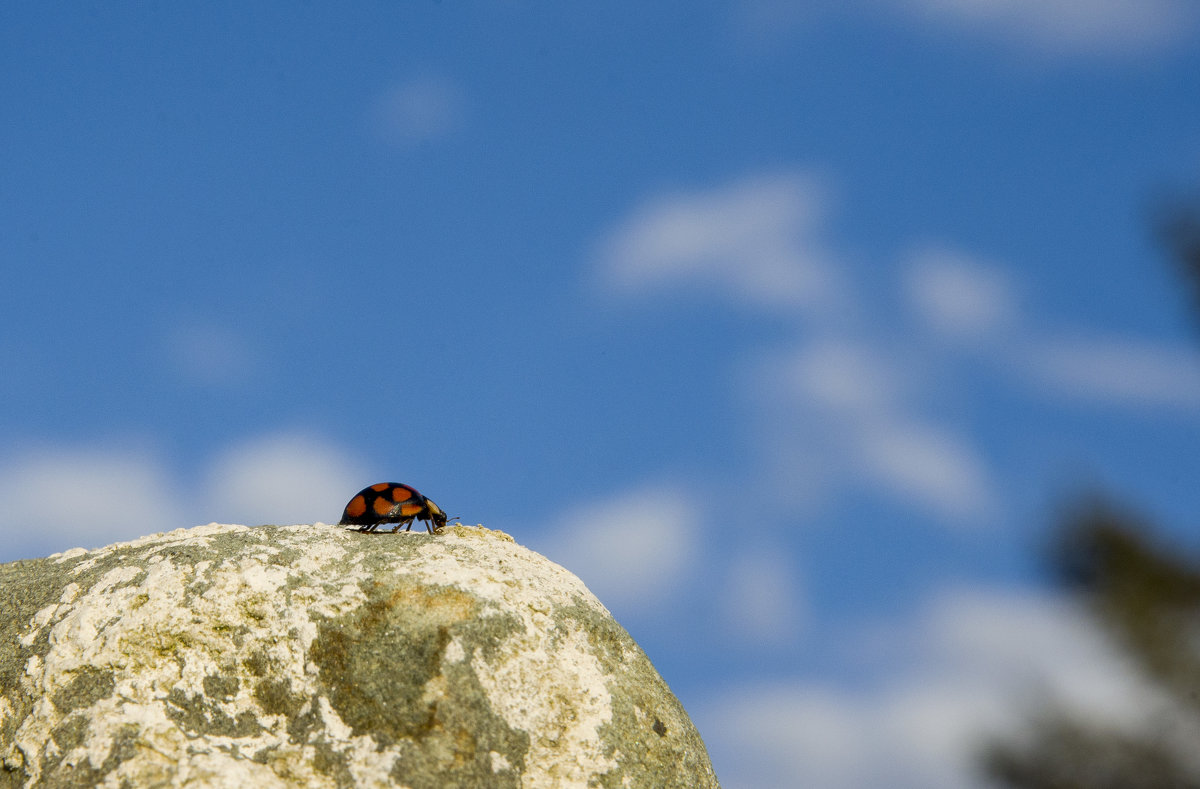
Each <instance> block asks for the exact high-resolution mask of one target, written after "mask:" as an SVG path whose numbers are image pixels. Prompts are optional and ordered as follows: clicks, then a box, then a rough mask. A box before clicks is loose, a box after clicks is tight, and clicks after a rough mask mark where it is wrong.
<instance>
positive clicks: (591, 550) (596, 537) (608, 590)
mask: <svg viewBox="0 0 1200 789" xmlns="http://www.w3.org/2000/svg"><path fill="white" fill-rule="evenodd" d="M700 524H701V521H700V512H699V510H698V508H697V506H696V504H695V498H694V497H691V496H688V495H687V494H686V493H685V492H684V491H683V490H680V489H677V488H674V487H669V486H660V487H646V488H642V489H637V490H631V491H628V492H626V493H623V494H619V495H615V496H613V497H612V498H605V499H604V500H602V501H598V502H594V503H591V504H587V505H584V506H581V507H578V508H577V509H575V510H574V511H572V512H569V513H567V514H566V515H565V516H564V517H562V518H561V519H560V520H559V525H558V526H557V527H556V528H555V531H554V534H553V535H552V536H551V537H550V538H549V539H547V540H545V541H544V544H543V545H542V546H541V550H542V553H544V554H545V555H546V556H548V557H549V558H551V559H553V560H554V561H556V562H558V563H559V564H561V565H562V566H563V567H566V568H567V569H568V570H570V571H571V572H573V573H575V574H576V575H578V576H579V577H580V578H582V579H583V581H584V583H586V584H587V586H588V588H589V589H591V590H592V593H593V594H595V595H596V596H597V597H598V598H600V601H601V602H602V603H604V604H605V605H606V606H608V607H610V608H620V607H622V606H627V605H629V606H631V605H632V604H635V603H636V604H637V606H638V607H639V608H640V609H642V610H646V609H651V608H653V607H654V606H655V604H656V602H657V601H665V600H666V599H668V598H669V597H670V596H671V595H672V593H673V592H674V591H675V590H676V589H678V588H679V586H680V585H681V583H682V582H683V581H684V580H686V579H687V577H688V576H689V575H690V573H691V572H692V570H693V569H694V565H695V562H696V559H697V550H696V546H697V545H698V543H699V542H700V541H701V540H703V539H705V535H703V534H702V533H701V531H700Z"/></svg>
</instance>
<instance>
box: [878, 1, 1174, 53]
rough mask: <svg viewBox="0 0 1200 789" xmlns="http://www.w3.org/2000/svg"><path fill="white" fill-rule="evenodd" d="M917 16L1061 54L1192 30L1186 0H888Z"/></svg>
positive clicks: (1127, 46)
mask: <svg viewBox="0 0 1200 789" xmlns="http://www.w3.org/2000/svg"><path fill="white" fill-rule="evenodd" d="M891 7H892V8H894V9H896V10H898V11H900V12H902V13H907V14H911V15H913V16H915V17H916V18H917V19H918V20H920V21H922V22H926V23H929V24H932V25H936V26H945V27H948V28H950V29H954V30H964V31H967V32H973V33H977V34H980V35H983V36H988V37H992V38H996V39H1000V40H1003V41H1010V42H1014V43H1017V44H1020V45H1024V46H1028V47H1032V48H1034V49H1037V50H1040V51H1043V52H1046V53H1050V54H1062V55H1123V54H1131V53H1133V54H1136V53H1141V52H1145V51H1150V50H1155V49H1159V48H1162V47H1164V46H1168V45H1170V44H1173V43H1175V42H1176V41H1178V40H1180V39H1181V38H1183V37H1185V36H1187V35H1188V34H1189V33H1190V32H1191V31H1193V30H1194V25H1195V22H1196V20H1197V14H1196V7H1195V4H1194V3H1192V2H1191V0H893V3H892V5H891Z"/></svg>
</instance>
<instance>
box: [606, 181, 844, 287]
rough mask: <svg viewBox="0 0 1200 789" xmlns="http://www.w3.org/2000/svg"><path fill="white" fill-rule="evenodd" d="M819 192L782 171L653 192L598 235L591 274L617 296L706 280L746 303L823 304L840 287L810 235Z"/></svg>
mask: <svg viewBox="0 0 1200 789" xmlns="http://www.w3.org/2000/svg"><path fill="white" fill-rule="evenodd" d="M824 201H825V194H824V190H822V189H821V188H820V187H819V186H818V185H817V183H816V181H815V180H814V179H813V178H811V177H807V176H803V175H792V174H770V175H764V176H759V177H754V178H747V179H745V180H742V181H739V182H737V183H734V184H731V185H728V186H725V187H722V188H718V189H713V190H709V191H700V192H695V193H691V194H675V195H668V196H664V197H659V198H656V199H653V200H650V201H648V202H647V203H645V204H643V205H642V206H641V207H639V208H638V209H636V210H635V211H634V212H633V213H632V214H631V215H630V216H628V217H627V218H626V219H625V220H624V221H623V222H621V223H620V225H619V226H618V227H617V228H616V229H615V230H614V231H613V232H612V233H611V234H609V235H608V236H607V237H606V238H605V240H604V241H603V243H602V244H601V245H600V248H601V253H600V268H601V272H600V273H601V276H602V278H603V280H604V282H605V284H606V285H607V286H608V287H609V288H611V289H613V290H615V291H617V292H619V293H622V294H625V295H637V296H648V295H650V294H652V293H661V292H664V291H665V292H678V291H680V290H684V289H688V288H708V289H710V290H715V291H717V292H719V293H720V294H722V295H723V296H727V297H728V298H729V299H730V300H731V301H735V302H740V303H744V304H749V305H750V306H754V307H760V308H761V307H765V308H770V309H782V310H793V309H795V308H797V307H801V308H807V309H817V308H824V309H830V308H832V307H833V306H834V304H835V303H837V302H839V301H840V299H841V293H840V287H839V286H838V284H837V281H836V280H837V278H836V276H835V272H834V267H833V265H832V261H831V259H830V256H829V253H828V251H827V250H826V248H825V245H824V243H823V242H822V240H821V239H820V238H819V232H818V231H819V225H820V220H821V216H822V213H823V211H822V209H823V203H824Z"/></svg>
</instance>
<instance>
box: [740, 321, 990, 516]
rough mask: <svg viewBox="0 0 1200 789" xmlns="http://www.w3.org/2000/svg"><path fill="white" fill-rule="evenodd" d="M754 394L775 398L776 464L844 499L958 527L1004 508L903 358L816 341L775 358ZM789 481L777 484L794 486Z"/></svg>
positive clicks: (981, 466) (851, 343) (970, 449)
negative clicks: (892, 504)
mask: <svg viewBox="0 0 1200 789" xmlns="http://www.w3.org/2000/svg"><path fill="white" fill-rule="evenodd" d="M752 381H753V382H752V383H751V386H753V387H754V388H755V389H756V390H758V391H768V392H773V393H774V397H773V398H770V399H769V400H768V401H767V406H768V407H769V408H771V409H772V410H771V419H770V424H769V427H768V429H769V430H770V431H772V433H773V435H774V436H775V437H776V439H778V437H780V436H786V441H785V442H783V443H780V442H778V440H776V441H775V442H774V452H775V453H776V460H775V462H776V463H777V464H778V466H779V467H780V468H782V469H786V468H795V472H794V476H798V477H807V478H808V480H809V482H808V484H810V485H811V484H814V478H813V470H814V469H818V468H819V469H820V470H821V471H820V476H819V477H818V478H817V479H820V480H822V481H823V483H824V484H825V485H827V486H828V487H829V488H830V493H829V494H827V495H837V494H838V493H840V492H844V491H861V490H863V489H867V490H875V491H877V492H879V493H882V494H884V495H888V496H890V497H892V498H895V499H898V500H900V501H903V502H907V503H909V504H911V505H913V506H915V507H918V508H920V509H923V510H925V511H928V512H930V513H932V514H934V515H937V516H939V517H942V518H944V519H946V520H947V521H949V522H952V523H971V522H977V521H978V520H979V519H980V518H983V517H985V516H987V515H988V514H990V513H991V512H992V511H993V508H994V506H995V503H996V501H997V498H998V497H997V495H996V493H995V491H994V483H993V482H992V481H991V480H990V478H989V477H990V474H989V472H988V470H987V463H986V460H985V459H984V457H983V456H982V454H981V453H980V452H979V451H978V450H977V449H976V448H975V447H974V446H973V445H972V444H971V442H970V441H969V440H967V438H966V437H965V436H963V435H961V434H959V433H957V432H956V431H954V430H952V429H950V428H949V427H947V426H945V425H943V424H939V423H938V422H937V421H936V420H934V419H933V418H932V417H931V416H928V415H923V414H922V410H924V408H923V406H922V400H923V399H924V398H925V397H927V396H928V393H927V392H925V391H923V389H922V387H921V385H920V383H919V381H918V380H917V376H916V375H915V374H914V373H913V372H911V371H909V369H908V367H907V365H906V364H905V363H904V362H903V361H901V360H900V359H899V358H898V357H897V356H896V355H895V354H888V353H886V352H885V351H884V350H883V347H882V346H881V347H872V346H871V345H869V344H867V343H866V342H864V341H861V340H835V341H817V342H809V343H806V344H804V345H802V346H801V347H800V348H799V349H798V350H796V351H794V352H791V353H788V354H780V355H778V356H775V357H773V358H768V359H767V360H766V361H764V362H763V363H762V364H761V367H760V373H759V375H758V376H756V379H752ZM788 476H789V475H787V474H784V475H783V476H781V477H779V478H778V479H777V484H783V485H787V484H789V481H788Z"/></svg>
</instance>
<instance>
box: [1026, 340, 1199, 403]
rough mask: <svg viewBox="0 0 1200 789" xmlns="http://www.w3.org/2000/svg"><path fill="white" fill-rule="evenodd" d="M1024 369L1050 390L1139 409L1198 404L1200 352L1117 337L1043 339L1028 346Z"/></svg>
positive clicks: (1188, 348)
mask: <svg viewBox="0 0 1200 789" xmlns="http://www.w3.org/2000/svg"><path fill="white" fill-rule="evenodd" d="M1023 364H1024V366H1025V370H1026V372H1027V374H1028V375H1029V376H1030V378H1031V380H1032V382H1033V383H1034V384H1035V385H1036V386H1038V387H1039V388H1041V389H1042V390H1043V391H1045V392H1047V393H1048V394H1052V395H1056V396H1061V397H1067V398H1071V399H1075V400H1083V401H1088V402H1092V403H1096V404H1107V405H1113V406H1124V407H1130V406H1132V407H1141V408H1163V407H1169V408H1177V409H1187V410H1194V409H1196V408H1197V407H1200V355H1198V354H1197V353H1196V352H1195V350H1193V349H1192V348H1190V347H1187V348H1183V347H1168V346H1162V345H1157V344H1154V343H1149V342H1144V341H1138V340H1129V339H1120V338H1090V337H1089V338H1074V339H1068V338H1054V337H1051V338H1047V339H1045V340H1043V341H1041V342H1038V343H1036V344H1033V345H1031V347H1029V348H1028V349H1027V350H1026V352H1025V354H1024V362H1023Z"/></svg>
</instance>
